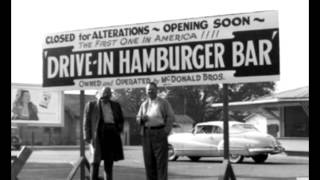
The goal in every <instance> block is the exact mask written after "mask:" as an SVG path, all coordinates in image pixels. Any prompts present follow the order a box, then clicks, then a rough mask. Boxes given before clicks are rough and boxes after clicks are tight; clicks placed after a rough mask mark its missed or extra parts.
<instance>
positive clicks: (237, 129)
mask: <svg viewBox="0 0 320 180" xmlns="http://www.w3.org/2000/svg"><path fill="white" fill-rule="evenodd" d="M248 131H258V129H257V128H255V127H254V125H252V124H234V125H232V126H231V127H230V133H241V132H248Z"/></svg>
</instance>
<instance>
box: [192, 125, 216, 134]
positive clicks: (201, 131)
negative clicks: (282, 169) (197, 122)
mask: <svg viewBox="0 0 320 180" xmlns="http://www.w3.org/2000/svg"><path fill="white" fill-rule="evenodd" d="M212 128H213V127H212V126H197V128H196V134H209V133H212Z"/></svg>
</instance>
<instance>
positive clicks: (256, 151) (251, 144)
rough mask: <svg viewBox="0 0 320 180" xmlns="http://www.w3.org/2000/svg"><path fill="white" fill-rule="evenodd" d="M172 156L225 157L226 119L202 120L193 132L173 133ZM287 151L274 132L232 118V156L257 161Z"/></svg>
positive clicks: (262, 160) (196, 157)
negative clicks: (263, 131) (224, 133)
mask: <svg viewBox="0 0 320 180" xmlns="http://www.w3.org/2000/svg"><path fill="white" fill-rule="evenodd" d="M168 142H169V160H171V161H175V160H177V159H178V157H179V156H188V157H189V158H190V159H191V160H192V161H198V160H199V159H200V158H201V157H223V153H224V145H223V121H210V122H204V123H198V124H196V126H195V127H194V129H193V131H192V132H191V133H173V134H171V135H170V136H169V137H168ZM283 151H284V148H283V147H282V146H281V144H280V143H279V141H277V139H276V138H274V137H273V136H271V135H269V134H266V133H262V132H260V131H259V130H258V129H256V128H255V127H254V126H253V125H252V124H246V123H241V122H237V121H229V154H230V156H229V159H230V162H232V163H240V162H242V161H243V159H244V158H245V157H251V158H252V159H253V160H254V161H255V162H256V163H263V162H265V161H266V159H267V158H268V155H269V154H278V153H281V152H283Z"/></svg>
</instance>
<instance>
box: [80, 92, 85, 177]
mask: <svg viewBox="0 0 320 180" xmlns="http://www.w3.org/2000/svg"><path fill="white" fill-rule="evenodd" d="M83 111H84V90H80V121H79V122H80V157H85V149H84V140H83V123H82V120H83ZM84 177H85V169H84V164H83V163H81V167H80V179H81V180H84Z"/></svg>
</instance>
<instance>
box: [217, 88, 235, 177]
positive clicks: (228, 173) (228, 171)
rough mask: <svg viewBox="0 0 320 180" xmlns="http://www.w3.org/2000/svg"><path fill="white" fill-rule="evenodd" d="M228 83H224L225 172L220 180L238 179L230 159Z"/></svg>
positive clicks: (223, 164)
mask: <svg viewBox="0 0 320 180" xmlns="http://www.w3.org/2000/svg"><path fill="white" fill-rule="evenodd" d="M228 102H229V99H228V84H223V140H224V141H223V142H224V143H223V145H224V147H223V151H224V152H223V163H222V166H223V168H224V171H223V172H224V174H223V175H222V176H221V177H219V180H228V179H231V180H236V177H235V175H234V172H233V169H232V166H231V163H230V161H229V108H228Z"/></svg>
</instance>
